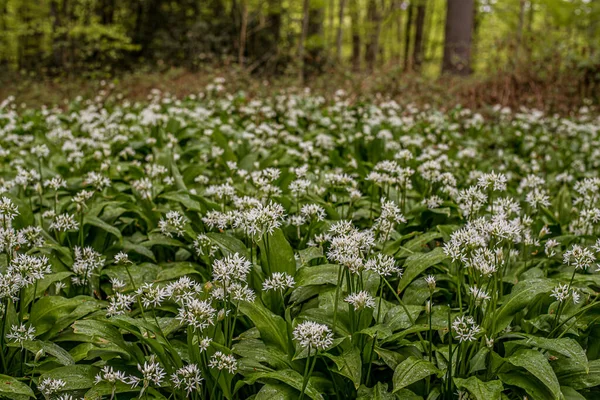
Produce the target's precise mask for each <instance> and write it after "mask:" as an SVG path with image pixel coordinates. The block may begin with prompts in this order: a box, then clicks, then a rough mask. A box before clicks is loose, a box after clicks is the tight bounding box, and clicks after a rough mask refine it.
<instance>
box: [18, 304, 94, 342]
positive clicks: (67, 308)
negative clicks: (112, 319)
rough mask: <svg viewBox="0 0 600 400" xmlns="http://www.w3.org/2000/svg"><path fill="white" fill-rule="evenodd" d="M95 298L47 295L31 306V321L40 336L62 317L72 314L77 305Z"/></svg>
mask: <svg viewBox="0 0 600 400" xmlns="http://www.w3.org/2000/svg"><path fill="white" fill-rule="evenodd" d="M87 301H93V302H95V300H94V299H92V298H91V297H87V296H77V297H73V298H66V297H62V296H47V297H42V298H41V299H40V300H38V301H36V302H35V303H34V304H33V307H31V316H30V318H29V323H30V324H31V325H32V326H33V327H34V328H35V329H36V334H37V335H38V336H39V335H41V334H43V333H46V332H48V331H49V330H50V329H52V328H53V326H54V324H55V323H56V322H57V321H58V320H59V319H60V318H62V317H64V316H67V315H68V314H70V313H71V312H72V311H73V310H75V308H77V306H79V305H81V304H83V303H85V302H87Z"/></svg>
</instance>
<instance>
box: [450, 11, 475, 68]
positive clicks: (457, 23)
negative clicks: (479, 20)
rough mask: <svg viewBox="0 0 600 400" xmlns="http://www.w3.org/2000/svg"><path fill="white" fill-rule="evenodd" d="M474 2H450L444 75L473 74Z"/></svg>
mask: <svg viewBox="0 0 600 400" xmlns="http://www.w3.org/2000/svg"><path fill="white" fill-rule="evenodd" d="M473 10H474V7H473V0H448V7H447V14H446V29H445V31H446V32H445V41H444V59H443V62H442V73H449V74H453V75H469V74H470V73H471V42H472V39H473Z"/></svg>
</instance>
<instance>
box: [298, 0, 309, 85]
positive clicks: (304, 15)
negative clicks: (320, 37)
mask: <svg viewBox="0 0 600 400" xmlns="http://www.w3.org/2000/svg"><path fill="white" fill-rule="evenodd" d="M309 10H310V0H304V4H303V6H302V31H301V33H300V40H299V41H298V62H299V64H300V65H299V69H298V80H299V81H300V84H304V42H306V36H307V35H308V18H309V16H308V15H309Z"/></svg>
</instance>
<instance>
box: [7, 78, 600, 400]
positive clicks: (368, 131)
mask: <svg viewBox="0 0 600 400" xmlns="http://www.w3.org/2000/svg"><path fill="white" fill-rule="evenodd" d="M223 84H224V82H222V81H218V82H214V83H213V84H211V86H210V87H207V90H206V91H205V92H203V93H199V94H195V95H190V96H188V97H186V98H177V97H175V96H172V95H170V94H168V93H163V92H160V91H153V92H152V93H151V94H150V96H149V97H148V99H147V100H146V101H145V102H138V103H133V102H130V101H126V100H118V99H112V98H107V97H105V96H99V97H98V98H96V99H94V100H83V99H75V100H74V101H72V102H69V103H68V104H67V103H65V104H67V105H65V107H63V108H42V109H39V110H33V109H20V108H18V107H17V105H16V104H14V102H12V101H11V100H7V101H3V102H2V103H0V104H2V105H1V106H0V159H1V160H2V163H1V164H0V253H1V254H0V304H1V305H0V311H1V313H0V315H1V317H2V326H1V327H0V347H1V351H0V355H1V357H0V378H1V379H2V382H3V384H2V385H0V397H7V398H19V399H21V398H34V397H35V398H43V399H46V400H58V399H61V400H66V399H83V398H85V399H102V398H104V399H113V400H114V399H134V398H142V399H165V398H167V399H207V400H208V399H211V400H212V399H248V398H254V399H257V400H258V399H264V398H267V397H277V398H295V399H298V398H299V399H309V398H310V399H347V398H350V399H360V400H366V399H372V398H391V397H396V398H424V399H425V398H426V399H455V398H463V399H464V398H472V399H477V400H483V399H485V400H488V399H500V398H510V399H512V398H525V397H527V398H534V399H562V398H581V397H582V396H583V397H585V398H590V399H591V398H596V397H598V396H599V395H600V379H599V378H598V376H600V374H598V371H599V370H600V350H599V348H598V346H597V345H596V344H595V342H596V341H597V336H598V330H599V327H600V325H599V322H598V319H597V313H598V307H599V305H598V294H597V290H598V288H599V287H600V286H599V285H600V284H599V281H598V276H597V270H598V269H599V268H600V267H599V266H598V264H599V262H598V258H599V255H600V239H599V238H598V234H599V232H600V231H599V229H600V227H599V225H600V175H599V173H598V171H599V169H598V167H599V166H600V164H599V162H598V155H600V136H599V131H600V119H599V118H598V117H597V116H596V115H595V114H594V113H593V112H591V111H590V110H587V111H586V110H582V111H581V112H579V113H574V114H573V115H571V116H569V117H561V116H558V115H546V114H544V113H543V112H541V111H538V110H533V109H527V108H522V109H519V110H514V111H513V110H510V109H506V108H502V107H500V106H497V107H489V108H488V109H486V110H485V113H482V114H479V113H477V112H475V111H472V110H468V109H464V108H460V107H457V108H454V109H450V110H445V111H442V110H438V109H435V108H434V107H422V108H419V107H416V106H415V105H411V104H404V105H401V104H399V103H397V102H395V101H394V100H392V99H388V98H385V97H383V96H382V97H380V98H377V99H359V101H356V99H354V98H351V97H350V96H348V95H347V94H345V93H342V92H340V93H338V94H336V95H335V96H334V97H331V98H326V97H322V96H319V95H315V94H311V93H310V92H294V91H289V92H285V93H276V94H273V96H270V97H265V98H250V97H247V95H246V94H245V93H243V92H237V93H228V92H227V91H225V90H214V88H216V87H219V88H223ZM484 115H485V116H484Z"/></svg>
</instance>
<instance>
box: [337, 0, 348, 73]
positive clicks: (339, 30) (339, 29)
mask: <svg viewBox="0 0 600 400" xmlns="http://www.w3.org/2000/svg"><path fill="white" fill-rule="evenodd" d="M345 7H346V0H340V9H339V13H338V20H339V25H338V27H337V35H336V39H335V58H336V60H337V61H338V62H339V61H340V60H341V59H342V29H343V26H344V8H345Z"/></svg>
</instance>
